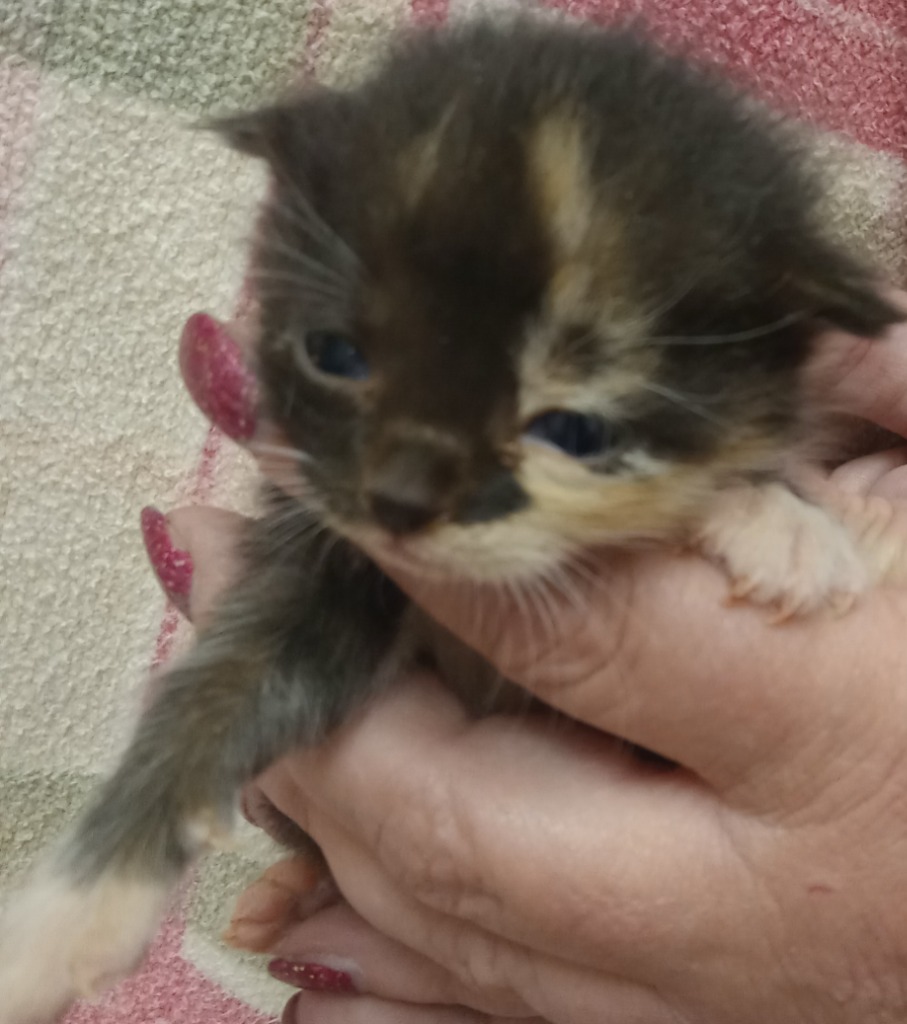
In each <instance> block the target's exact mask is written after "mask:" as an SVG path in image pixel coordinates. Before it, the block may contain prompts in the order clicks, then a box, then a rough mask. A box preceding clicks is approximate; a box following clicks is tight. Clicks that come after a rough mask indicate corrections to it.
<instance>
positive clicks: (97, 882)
mask: <svg viewBox="0 0 907 1024" xmlns="http://www.w3.org/2000/svg"><path fill="white" fill-rule="evenodd" d="M276 525H279V526H280V528H281V529H282V530H284V531H286V526H287V524H286V522H285V521H283V520H280V519H279V518H275V520H274V521H273V522H271V523H269V522H268V521H267V520H266V521H264V523H263V524H257V525H256V526H254V527H253V528H252V529H253V530H254V531H255V535H253V537H252V541H253V544H254V545H255V546H256V547H257V549H258V550H257V552H256V555H255V558H256V559H257V560H258V561H257V562H255V563H253V564H254V565H255V568H254V572H250V573H248V574H247V576H246V577H245V578H244V580H243V581H242V582H240V583H239V584H238V585H237V586H236V587H234V588H233V590H232V591H231V593H230V595H229V596H228V598H227V600H226V601H225V603H224V606H223V607H222V609H221V612H220V615H219V617H218V618H217V621H216V623H215V624H214V625H213V626H212V627H211V629H209V630H208V631H207V632H206V633H205V634H204V635H203V636H201V637H200V639H199V643H198V645H197V647H196V648H195V649H194V651H193V652H192V653H191V654H190V655H189V656H188V658H187V659H186V660H185V661H184V662H183V663H182V664H181V665H179V666H178V667H176V668H175V669H174V670H173V671H172V672H170V673H169V674H168V675H167V676H165V677H164V679H163V680H162V685H161V689H160V691H159V695H158V697H157V699H156V700H155V702H154V704H153V705H152V706H151V708H149V710H148V711H147V712H146V713H145V715H144V716H143V718H142V719H141V721H140V723H139V726H138V728H137V731H136V733H135V736H134V738H133V740H132V742H131V744H130V746H129V747H128V749H127V751H126V753H125V755H124V756H123V758H122V760H121V761H120V764H119V766H118V768H117V769H116V771H115V772H114V774H113V776H112V777H111V778H110V779H108V780H107V782H106V783H105V784H104V785H103V786H102V787H101V790H100V793H99V794H98V796H97V797H96V798H95V799H94V801H93V802H92V803H91V804H90V806H89V807H88V810H87V812H86V813H84V814H83V815H82V816H81V817H80V818H79V820H78V821H77V823H76V825H75V827H74V828H73V829H72V831H71V832H70V833H69V834H68V835H67V836H66V837H65V838H64V840H63V842H62V843H61V844H60V845H59V847H58V848H57V850H56V851H55V853H54V854H53V856H52V857H51V858H50V859H49V860H48V861H47V863H45V864H44V866H43V867H42V869H41V870H40V872H39V873H38V874H37V875H36V876H35V878H34V880H33V882H32V884H31V886H30V887H29V888H27V889H26V890H25V891H24V892H23V893H22V894H20V896H19V898H18V900H17V901H14V903H13V905H12V907H11V908H10V911H9V913H8V915H7V916H6V918H5V919H4V921H3V923H2V925H0V1024H44V1022H48V1021H51V1020H53V1019H54V1018H55V1017H56V1016H57V1015H58V1014H59V1013H61V1012H62V1011H63V1010H65V1009H66V1007H67V1006H68V1005H69V1004H70V1003H71V1002H72V1001H73V1000H74V999H76V998H78V997H80V996H92V995H95V994H96V993H98V992H100V991H102V990H103V989H105V988H107V987H109V986H110V985H111V984H113V983H114V982H116V981H118V980H119V979H120V978H122V977H123V976H124V975H126V974H128V973H130V972H131V971H132V970H133V969H134V968H135V966H136V965H137V963H138V961H139V960H140V959H141V957H142V955H143V953H144V951H145V948H146V946H147V944H148V943H149V941H150V940H151V939H152V937H153V935H154V932H155V930H156V928H157V925H158V922H159V918H160V916H161V914H162V912H163V911H164V909H165V907H166V903H167V899H168V896H169V894H170V893H171V891H172V890H173V887H174V886H175V885H176V884H177V883H178V881H179V880H180V878H181V877H182V876H183V873H184V871H185V869H186V867H187V866H188V865H189V863H190V862H191V861H192V859H193V858H194V857H195V855H197V854H198V853H199V852H201V851H202V850H203V849H204V848H205V847H206V846H209V845H211V844H213V843H215V842H217V840H218V839H219V838H220V837H221V836H224V835H226V834H227V833H228V832H229V829H230V824H231V820H232V816H233V812H234V806H235V803H236V797H237V791H238V789H239V787H240V786H241V785H242V784H243V783H244V782H246V781H247V780H249V779H251V778H252V777H254V776H255V775H256V774H257V773H258V772H259V771H260V770H261V769H263V768H264V767H265V766H266V765H268V764H269V763H271V762H272V761H273V760H275V759H276V758H277V757H279V756H280V755H281V754H283V753H285V752H286V751H288V750H289V749H291V748H293V747H294V746H296V745H298V744H306V743H314V742H317V741H318V740H319V739H320V738H322V737H323V736H324V735H325V733H326V732H327V731H328V730H330V729H331V727H333V726H334V725H336V724H337V723H338V722H340V721H342V720H343V718H344V717H345V716H346V715H347V714H348V713H349V711H350V709H351V708H352V707H353V706H354V705H355V704H356V703H357V702H358V701H360V700H361V699H362V697H363V696H364V694H366V693H367V692H368V691H369V690H370V689H371V688H372V686H373V685H375V683H376V679H377V677H378V676H380V675H381V674H382V669H383V668H387V667H389V666H388V663H389V659H390V656H391V653H392V651H393V647H394V642H395V639H396V634H397V626H398V623H399V621H400V617H401V615H402V611H403V607H404V603H405V599H404V598H403V597H402V595H401V594H400V593H399V591H397V590H396V588H394V587H393V585H392V584H390V583H389V582H388V581H387V580H386V579H385V578H384V577H383V576H382V575H381V573H380V572H379V570H377V569H376V568H375V567H374V566H372V565H371V564H370V563H368V562H367V561H366V560H365V559H364V558H362V557H361V556H360V555H359V554H358V553H356V552H354V551H353V550H352V549H350V548H348V547H347V546H346V545H345V544H343V543H341V542H337V541H331V539H330V538H329V539H328V546H327V548H326V549H325V548H324V546H323V545H322V548H321V550H320V557H321V562H320V565H313V559H312V557H311V552H307V551H304V550H294V547H293V544H292V543H287V542H286V539H285V537H284V538H278V537H277V535H276V534H275V533H274V527H275V526H276ZM297 548H299V545H298V544H297ZM317 557H318V553H317V552H316V558H317ZM262 558H264V561H261V559H262Z"/></svg>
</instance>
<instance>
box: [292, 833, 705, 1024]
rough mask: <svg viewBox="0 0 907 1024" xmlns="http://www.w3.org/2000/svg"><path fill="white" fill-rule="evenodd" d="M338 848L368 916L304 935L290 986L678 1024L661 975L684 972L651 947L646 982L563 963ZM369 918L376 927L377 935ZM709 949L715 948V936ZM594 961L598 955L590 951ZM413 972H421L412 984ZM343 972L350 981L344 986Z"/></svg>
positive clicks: (523, 1012) (568, 1018) (566, 1023)
mask: <svg viewBox="0 0 907 1024" xmlns="http://www.w3.org/2000/svg"><path fill="white" fill-rule="evenodd" d="M333 846H334V844H333V843H332V848H333ZM337 849H338V850H342V851H343V852H342V854H341V856H340V864H341V868H342V873H343V874H344V876H345V877H346V878H347V879H348V880H349V881H350V882H351V884H352V891H353V893H354V896H355V897H356V898H359V897H361V898H362V901H363V906H364V907H365V908H366V913H367V915H368V917H367V918H366V917H362V918H360V917H358V916H357V915H355V914H354V913H353V912H352V911H350V912H349V913H350V916H349V917H348V918H347V919H346V920H342V919H339V920H337V921H335V922H334V923H333V927H332V926H331V924H326V926H325V928H323V929H322V928H319V927H318V924H319V921H320V917H321V916H320V915H319V917H318V918H315V919H313V920H312V921H311V922H309V923H307V925H306V926H304V927H306V928H307V929H310V934H308V935H306V936H305V937H304V939H303V941H302V942H297V943H296V944H295V945H293V946H291V945H290V944H289V942H288V946H287V952H288V953H290V955H291V957H292V956H293V955H294V953H295V956H296V959H295V961H291V962H295V963H296V964H298V967H297V969H296V970H295V971H291V970H289V969H288V965H287V961H285V960H284V961H282V962H281V963H280V964H279V969H280V971H281V973H282V974H283V975H284V979H285V980H291V979H292V980H295V983H297V984H299V985H300V986H302V987H306V988H316V989H322V988H329V989H330V990H331V991H333V992H339V991H349V989H350V988H351V987H352V988H353V989H354V990H355V991H359V992H365V993H367V994H369V995H380V996H381V998H382V999H388V1000H390V1001H402V1002H407V1003H428V1004H433V1005H437V1004H439V1003H445V1002H448V1001H453V1002H456V1003H460V1004H462V1005H464V1006H468V1007H469V1008H470V1009H472V1010H477V1011H480V1012H482V1013H487V1014H489V1015H490V1016H492V1017H497V1016H500V1017H504V1018H508V1019H510V1018H514V1017H515V1018H519V1019H522V1018H523V1017H526V1016H529V1017H530V1018H532V1019H534V1016H535V1015H536V1014H537V1015H538V1016H540V1017H543V1018H548V1017H552V1018H556V1019H557V1021H558V1022H559V1024H572V1022H576V1024H588V1022H589V1021H590V1020H598V1019H614V1020H620V1021H639V1022H645V1024H662V1022H668V1021H670V1022H672V1024H673V1022H675V1021H676V1016H675V1014H674V1013H673V1012H672V1011H671V1010H670V1008H669V1007H667V1006H666V1005H665V1003H664V1001H663V999H662V997H661V996H660V995H659V994H658V991H659V988H658V986H659V974H660V973H661V972H662V971H663V972H664V977H665V978H667V977H668V976H669V975H670V972H671V971H672V970H676V969H677V966H676V964H675V965H674V966H673V967H672V966H671V964H670V963H667V962H664V961H663V960H661V959H659V951H658V950H657V949H653V948H651V947H647V948H646V949H645V950H644V951H643V954H642V955H641V956H638V957H637V960H638V961H639V963H640V965H641V967H640V970H641V977H646V978H649V977H651V978H652V981H651V982H649V981H648V980H647V982H646V983H640V982H636V981H634V980H631V979H629V978H627V977H624V976H621V975H615V974H609V973H608V970H607V963H608V954H607V953H606V954H604V956H603V957H602V958H601V959H600V960H599V959H597V958H596V959H597V962H596V963H595V964H594V965H593V966H592V967H591V968H590V967H585V966H581V965H578V964H577V963H574V962H571V961H570V960H565V959H562V958H561V957H559V956H556V955H550V956H548V955H545V954H539V953H538V952H535V951H534V950H532V949H530V948H529V947H528V946H526V945H524V944H521V943H513V942H509V941H507V940H505V939H502V938H500V937H497V936H492V935H489V934H488V933H487V932H485V931H483V930H482V929H479V928H477V927H475V926H473V925H472V924H470V923H469V922H468V921H466V920H464V919H458V918H452V917H450V916H448V915H445V914H441V913H439V912H437V911H432V910H430V909H428V908H426V907H425V906H424V905H421V904H419V903H418V902H417V901H416V900H415V898H414V897H413V896H411V895H410V894H408V893H405V892H404V891H403V890H401V889H400V888H399V887H397V886H395V885H394V884H393V883H392V882H391V881H390V880H389V877H388V875H387V874H386V873H385V872H383V871H382V870H381V869H380V867H379V866H378V865H377V863H376V861H375V860H374V858H373V857H372V856H371V855H370V854H369V853H368V852H367V851H364V850H362V848H361V847H357V846H356V845H355V844H353V843H349V842H341V843H339V844H338V845H337ZM549 887H550V882H549ZM586 910H587V911H588V907H586ZM331 913H332V912H331ZM369 920H373V924H374V927H373V926H372V925H371V924H369V923H368V921H369ZM394 935H397V936H398V937H401V936H402V938H400V940H399V941H395V940H394V938H392V937H391V936H394ZM635 939H636V935H635V934H633V932H632V931H629V932H627V933H626V934H625V935H624V936H623V938H622V939H621V940H620V942H619V946H620V947H623V946H626V945H627V944H631V945H632V944H633V942H634V941H635ZM709 942H710V943H712V944H714V934H711V935H710V936H709ZM313 946H314V948H315V949H316V950H317V958H316V959H315V960H314V962H312V960H311V958H314V957H316V954H314V953H311V952H309V950H311V949H312V948H313ZM616 948H617V947H616ZM412 949H416V950H417V951H418V952H416V953H413V952H411V950H412ZM302 950H305V952H304V954H302V953H301V951H302ZM585 953H586V955H587V956H589V954H590V951H589V949H588V948H587V949H586V950H585ZM301 955H304V956H305V957H306V958H310V959H309V962H308V963H305V962H300V959H299V958H300V956H301ZM687 955H689V949H688V950H687V951H686V952H685V953H681V956H682V957H683V959H682V960H681V964H682V965H685V964H686V963H687V960H686V956H687ZM398 956H399V957H400V959H399V960H397V959H396V958H397V957H398ZM427 958H430V959H436V960H437V962H438V963H439V964H440V965H442V967H441V969H442V974H440V975H439V974H438V973H437V970H438V969H436V968H433V967H432V966H431V965H430V964H428V965H426V964H425V963H424V961H425V960H426V959H427ZM420 961H422V962H421V963H420ZM408 969H412V971H413V975H412V976H411V977H410V976H408V975H407V970H408ZM338 971H340V972H341V977H342V978H343V983H342V984H340V985H338V984H337V972H338ZM382 972H389V977H388V978H387V979H385V978H384V977H383V976H382ZM296 979H298V980H296ZM668 987H669V985H668V984H667V983H666V984H665V988H668ZM373 988H374V991H373ZM599 1014H600V1015H601V1016H599Z"/></svg>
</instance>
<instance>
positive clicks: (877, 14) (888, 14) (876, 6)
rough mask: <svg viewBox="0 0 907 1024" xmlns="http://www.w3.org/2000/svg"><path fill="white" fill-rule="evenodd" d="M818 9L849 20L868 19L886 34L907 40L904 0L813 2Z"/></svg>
mask: <svg viewBox="0 0 907 1024" xmlns="http://www.w3.org/2000/svg"><path fill="white" fill-rule="evenodd" d="M813 2H814V4H815V6H816V7H818V8H819V9H821V8H822V7H827V8H828V9H829V10H830V11H832V12H839V13H840V14H842V15H844V16H845V17H846V18H847V19H849V20H856V19H859V18H865V19H867V20H868V21H869V22H870V23H871V24H874V25H876V26H878V27H879V28H880V29H882V30H883V31H885V32H890V33H892V34H893V35H895V36H898V37H899V38H900V39H904V40H907V3H904V0H813Z"/></svg>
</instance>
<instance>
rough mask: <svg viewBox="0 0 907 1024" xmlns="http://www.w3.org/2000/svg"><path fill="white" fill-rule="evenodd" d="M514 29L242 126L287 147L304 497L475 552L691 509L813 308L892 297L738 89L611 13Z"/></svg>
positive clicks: (452, 44)
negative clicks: (816, 211)
mask: <svg viewBox="0 0 907 1024" xmlns="http://www.w3.org/2000/svg"><path fill="white" fill-rule="evenodd" d="M521 31H523V32H524V33H525V34H524V35H523V36H521V35H520V33H519V32H516V33H514V31H513V30H509V34H502V33H499V32H496V30H494V29H492V28H489V27H487V26H486V27H480V28H479V29H476V30H474V32H473V35H472V36H471V37H470V36H469V34H468V33H467V34H466V35H464V36H460V37H444V36H441V37H437V38H435V37H432V38H431V39H428V40H424V41H422V42H420V43H419V44H417V45H416V46H415V47H414V48H412V49H410V50H408V51H406V52H404V53H402V54H399V55H398V56H397V57H396V58H395V60H394V61H392V62H391V64H389V65H388V67H387V68H385V70H384V71H382V72H379V74H378V76H377V77H376V79H375V80H374V81H373V82H372V83H370V84H369V85H368V86H366V87H364V88H363V89H362V91H361V92H358V93H354V94H349V95H337V94H321V95H318V96H314V97H310V98H308V99H304V100H301V101H300V102H299V103H298V105H296V106H290V107H288V108H284V109H282V110H276V111H271V112H266V113H265V114H263V115H259V116H258V117H257V118H252V119H250V120H246V121H237V122H234V123H233V124H232V126H231V127H232V131H233V135H234V140H235V141H236V140H238V141H239V143H240V144H241V145H243V146H244V147H245V148H247V149H251V150H254V151H257V152H259V153H263V154H264V155H266V156H268V157H269V158H270V159H271V161H272V163H273V165H274V167H275V170H276V171H277V185H276V192H275V195H274V198H273V200H272V202H271V204H270V206H269V210H268V212H267V214H266V217H265V221H264V225H263V231H262V243H261V246H260V251H259V265H260V272H261V296H262V342H261V356H260V358H261V376H262V381H263V384H264V388H265V393H266V397H267V401H268V404H269V407H270V411H271V414H272V416H273V417H274V418H275V420H276V421H277V423H278V424H279V425H280V426H281V427H282V428H283V429H284V431H285V432H286V433H287V435H288V436H289V437H290V439H291V441H292V442H293V444H295V445H297V446H298V447H299V448H300V449H302V450H303V451H305V452H306V453H308V454H309V456H310V457H311V459H310V461H309V462H308V463H306V466H305V472H306V475H307V477H308V478H309V480H310V484H311V488H312V494H313V499H314V502H315V503H316V505H317V506H318V507H319V508H320V509H321V512H322V514H323V516H324V518H325V519H326V521H327V522H329V523H330V524H331V525H332V526H333V527H335V528H336V529H338V530H339V531H341V532H343V533H345V534H346V535H348V536H350V537H351V538H352V539H354V540H355V541H358V542H359V543H362V544H364V545H365V546H366V547H370V548H372V549H375V548H377V547H381V548H382V549H384V552H385V555H386V556H387V554H388V553H391V554H392V556H395V557H397V558H400V559H402V560H405V561H407V562H410V563H416V564H418V565H420V566H422V567H423V568H425V569H427V570H428V569H432V568H434V569H441V570H446V571H450V572H453V573H457V574H465V575H470V576H473V577H477V578H488V579H500V578H502V577H513V576H525V575H533V574H538V573H544V572H545V571H547V570H549V569H550V568H551V567H552V566H553V565H555V564H557V563H559V562H561V561H562V560H563V559H564V558H566V557H567V556H568V555H569V554H570V553H571V552H572V551H575V550H577V549H580V548H588V547H594V546H598V545H601V544H609V543H620V542H625V541H627V540H628V539H632V538H647V537H655V538H665V537H671V536H676V535H679V534H681V533H682V532H683V530H684V529H685V528H687V527H688V526H689V525H690V523H691V522H692V521H693V520H694V519H695V518H696V516H697V515H698V514H699V512H700V510H701V509H702V508H703V506H704V504H705V503H706V502H707V501H708V499H709V497H710V495H711V494H713V493H714V491H715V489H716V488H718V487H720V486H722V484H723V483H725V482H726V481H727V480H729V479H732V478H734V477H735V476H736V477H739V476H744V477H745V476H750V475H752V474H755V473H760V472H773V471H775V470H776V469H777V467H778V466H779V462H780V459H781V457H782V455H783V453H784V451H785V449H786V448H787V447H788V446H789V445H790V443H791V439H792V437H793V432H794V430H795V428H796V425H797V421H798V417H799V404H800V403H799V397H798V379H799V374H800V371H801V368H802V365H803V363H804V360H805V358H806V356H807V354H808V347H809V342H810V340H811V338H812V336H813V335H814V334H815V332H816V329H817V317H820V316H824V317H825V318H826V319H829V320H834V321H837V322H839V323H841V324H843V325H844V326H848V327H856V328H860V329H863V330H865V331H867V332H878V331H879V330H880V329H881V328H882V327H883V326H884V324H885V323H887V322H890V321H892V320H893V319H895V318H896V317H895V315H894V314H893V312H892V311H891V310H890V309H888V308H887V307H886V306H885V305H884V303H883V302H882V301H881V300H879V299H878V298H877V297H876V296H874V294H873V293H872V290H871V288H870V287H869V285H868V283H867V279H866V277H865V275H864V273H863V272H862V271H861V269H860V268H859V267H857V266H855V265H852V264H851V263H850V262H849V261H848V260H847V259H846V258H844V257H842V256H840V255H839V254H837V253H835V252H833V251H830V250H829V249H828V248H827V247H826V246H825V244H824V243H823V242H822V241H821V240H820V239H819V238H818V237H817V236H816V234H815V232H814V229H813V227H812V225H811V223H810V209H809V202H810V197H809V196H808V195H807V194H806V193H807V189H806V186H805V184H804V182H803V181H802V180H801V178H800V176H799V171H798V170H797V169H796V168H794V167H793V166H792V162H791V159H790V157H789V156H787V155H786V154H785V153H783V152H782V151H781V148H780V146H779V144H777V143H776V142H775V141H773V140H772V138H771V136H770V135H769V133H768V131H767V130H766V129H765V128H764V126H760V125H759V124H757V123H754V122H753V121H752V120H750V119H749V118H748V117H747V116H745V115H743V114H741V113H740V108H739V106H738V105H737V103H736V102H734V101H732V100H730V99H728V98H727V97H726V96H723V95H719V94H717V93H716V91H715V90H714V88H713V87H712V86H711V85H705V84H703V83H702V82H700V81H699V80H697V79H696V78H695V77H692V78H691V77H690V76H689V75H687V74H686V72H684V71H683V70H682V69H680V68H679V67H678V66H676V65H673V64H671V65H665V64H662V63H660V62H659V61H658V60H657V59H656V58H654V57H653V56H652V55H651V54H650V53H649V52H648V51H646V50H645V49H642V48H640V47H639V46H638V45H637V44H636V43H633V42H632V41H630V40H627V39H626V38H623V37H613V36H606V35H602V34H599V33H588V34H587V33H581V32H576V31H573V30H565V29H559V30H557V31H555V30H553V29H536V28H532V27H530V26H524V27H523V29H521ZM590 40H591V42H590Z"/></svg>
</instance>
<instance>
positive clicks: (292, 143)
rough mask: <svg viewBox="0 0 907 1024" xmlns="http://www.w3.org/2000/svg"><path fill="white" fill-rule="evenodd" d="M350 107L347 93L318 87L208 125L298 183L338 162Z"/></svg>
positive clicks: (247, 152) (315, 175)
mask: <svg viewBox="0 0 907 1024" xmlns="http://www.w3.org/2000/svg"><path fill="white" fill-rule="evenodd" d="M348 106H349V105H348V103H347V97H346V96H345V94H343V93H341V92H339V91H336V90H333V89H326V88H314V89H310V90H307V91H306V92H304V93H302V94H299V95H296V96H289V97H288V98H287V99H286V100H284V101H282V102H278V103H274V104H272V105H270V106H267V107H261V108H259V109H258V110H252V111H249V112H247V113H238V114H230V115H227V116H226V117H219V118H213V119H211V120H209V121H207V122H206V124H205V125H204V127H206V128H208V129H210V130H212V131H216V132H217V133H218V134H219V135H221V137H222V138H224V139H225V140H226V141H227V142H228V143H229V144H230V145H231V146H232V147H233V148H234V149H236V150H239V152H240V153H246V154H248V155H249V156H254V157H258V158H259V159H260V160H266V161H267V162H268V164H269V165H270V167H271V169H272V170H273V171H274V172H275V173H276V174H277V175H278V176H289V177H291V178H292V179H293V180H294V181H296V182H297V184H298V183H299V181H300V179H303V180H304V179H306V178H309V177H317V176H318V175H319V173H320V172H321V171H322V170H323V167H324V166H326V165H328V164H330V163H331V162H332V160H334V157H335V156H336V153H337V150H338V148H339V147H341V146H342V145H343V140H344V138H345V137H346V134H347V127H348Z"/></svg>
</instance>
